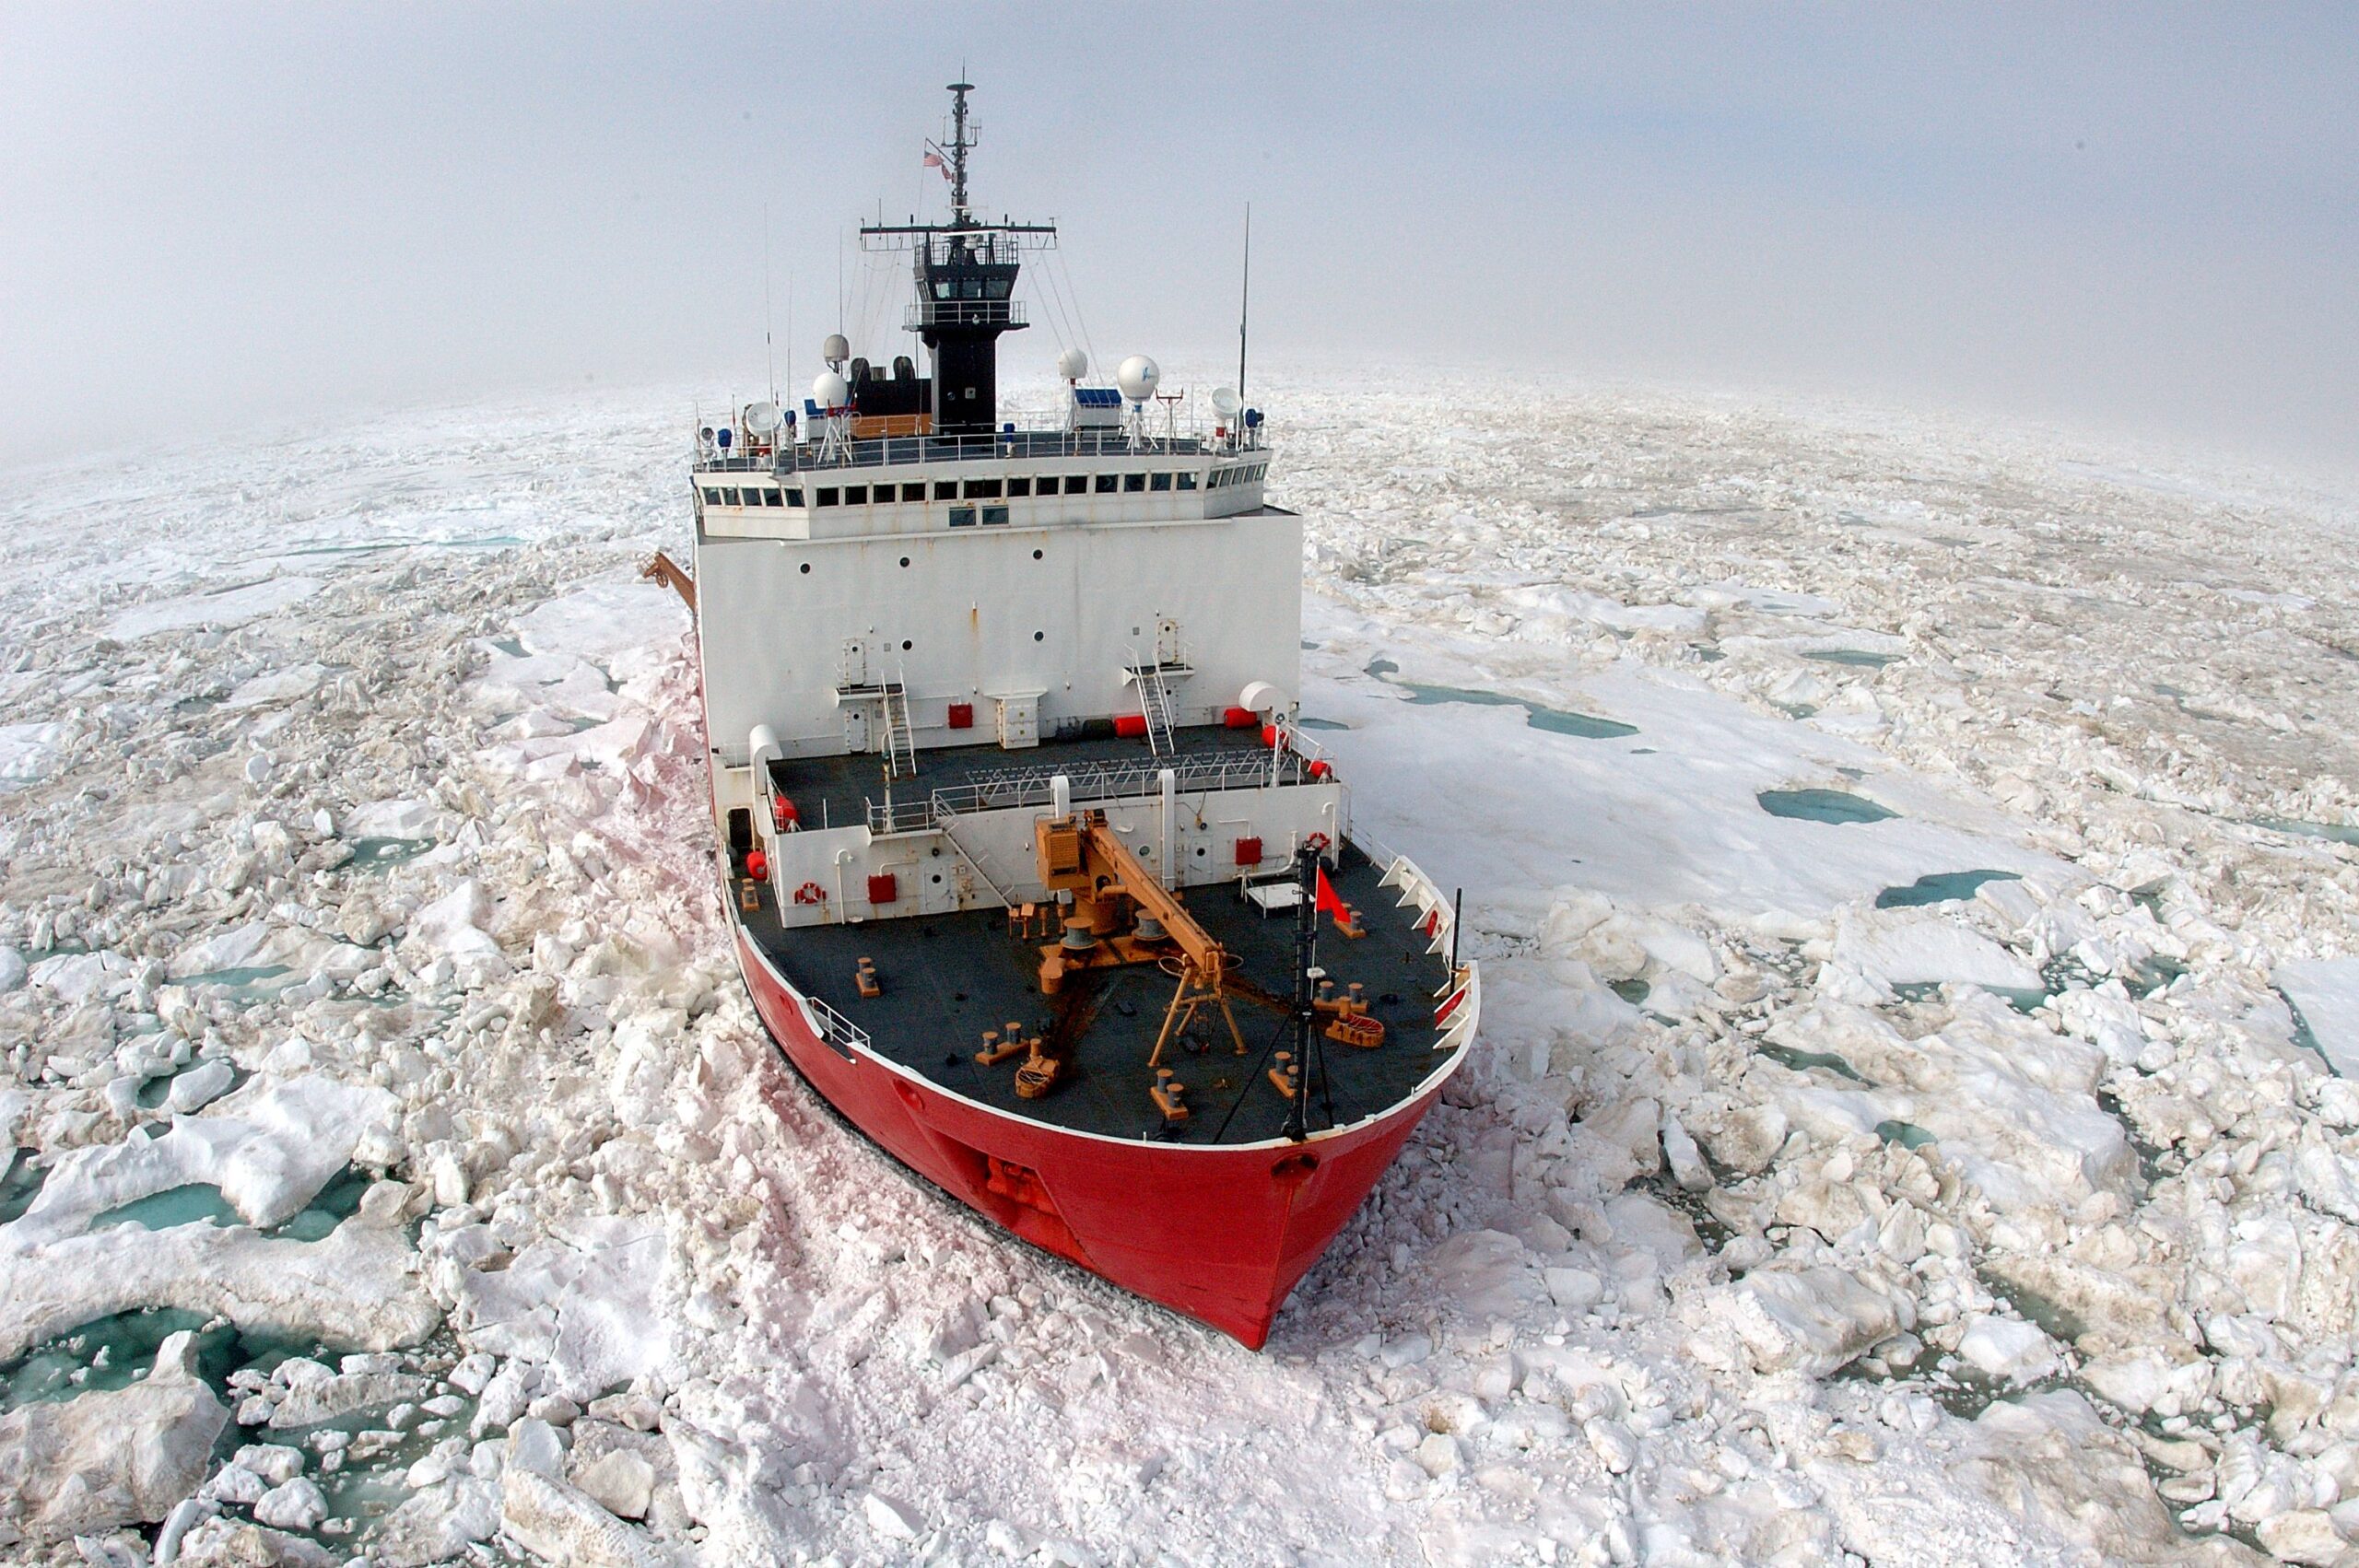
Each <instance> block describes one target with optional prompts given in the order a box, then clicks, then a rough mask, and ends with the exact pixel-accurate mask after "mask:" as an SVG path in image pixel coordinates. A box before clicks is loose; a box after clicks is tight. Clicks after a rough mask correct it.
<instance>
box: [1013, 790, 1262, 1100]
mask: <svg viewBox="0 0 2359 1568" xmlns="http://www.w3.org/2000/svg"><path fill="white" fill-rule="evenodd" d="M1033 849H1034V855H1035V858H1036V860H1037V861H1038V867H1039V874H1040V882H1041V884H1042V885H1043V886H1045V887H1046V888H1047V889H1048V890H1049V892H1050V895H1056V894H1060V893H1070V894H1072V895H1073V907H1072V908H1071V909H1070V910H1068V911H1067V912H1066V914H1065V917H1064V934H1063V935H1062V937H1061V938H1060V939H1059V940H1058V941H1056V942H1051V943H1050V944H1049V945H1048V946H1046V947H1044V948H1042V949H1041V950H1040V990H1041V992H1042V994H1043V995H1047V996H1054V995H1056V994H1057V991H1058V990H1059V989H1060V988H1061V987H1062V985H1063V984H1064V978H1065V977H1066V976H1067V975H1070V974H1074V973H1075V972H1077V971H1079V970H1084V969H1097V968H1107V967H1112V966H1114V965H1124V964H1154V965H1158V966H1159V967H1161V968H1162V969H1163V970H1164V972H1165V973H1167V974H1170V975H1174V976H1176V977H1178V979H1179V982H1180V986H1179V989H1178V990H1177V991H1175V992H1174V993H1173V994H1172V998H1171V1005H1170V1007H1169V1008H1168V1009H1167V1010H1166V1011H1165V1012H1164V1015H1163V1028H1162V1031H1161V1032H1160V1033H1159V1034H1157V1035H1156V1037H1155V1050H1154V1053H1153V1054H1152V1055H1150V1056H1149V1057H1148V1058H1147V1066H1149V1067H1150V1068H1153V1067H1158V1066H1160V1065H1161V1064H1162V1061H1163V1047H1165V1046H1167V1045H1168V1044H1169V1043H1170V1042H1171V1040H1172V1039H1173V1038H1174V1037H1175V1036H1178V1035H1180V1033H1181V1032H1183V1031H1184V1030H1185V1029H1186V1028H1187V1027H1188V1024H1189V1022H1190V1021H1191V1019H1193V1018H1194V1017H1195V1015H1196V1013H1197V1012H1198V1010H1199V1009H1202V1008H1204V1007H1207V1006H1214V1007H1218V1008H1219V1009H1220V1014H1221V1018H1222V1020H1223V1022H1225V1023H1226V1024H1227V1025H1228V1035H1229V1038H1230V1039H1231V1040H1233V1041H1234V1042H1235V1043H1236V1046H1237V1054H1238V1055H1239V1056H1243V1055H1244V1054H1245V1036H1244V1035H1243V1033H1242V1032H1240V1031H1239V1030H1238V1027H1237V1014H1236V1013H1235V1012H1232V1011H1230V1008H1229V998H1228V990H1227V984H1226V982H1227V976H1228V968H1229V956H1228V953H1227V950H1226V949H1225V948H1223V947H1222V946H1221V944H1220V943H1219V942H1215V941H1214V940H1213V939H1212V937H1211V935H1210V934H1208V933H1207V932H1206V931H1205V930H1204V928H1203V927H1202V926H1200V925H1198V924H1197V923H1196V920H1195V917H1193V916H1192V915H1191V914H1189V913H1188V907H1187V906H1186V905H1184V904H1182V903H1181V902H1180V899H1179V896H1178V895H1175V894H1174V893H1172V892H1171V890H1170V889H1168V888H1167V887H1165V886H1164V885H1163V883H1161V882H1160V881H1158V880H1157V879H1156V876H1155V875H1154V873H1153V872H1149V871H1148V870H1147V869H1146V868H1145V867H1144V866H1143V865H1141V864H1140V863H1139V860H1138V857H1137V856H1135V855H1133V854H1132V853H1131V850H1130V846H1128V845H1126V844H1124V843H1123V842H1122V840H1121V837H1119V836H1117V835H1116V834H1115V832H1114V830H1113V829H1112V828H1111V827H1109V825H1107V822H1106V813H1104V812H1077V813H1074V814H1072V815H1070V816H1063V817H1053V818H1047V819H1044V820H1042V821H1041V822H1039V823H1038V824H1037V825H1035V826H1034V829H1033Z"/></svg>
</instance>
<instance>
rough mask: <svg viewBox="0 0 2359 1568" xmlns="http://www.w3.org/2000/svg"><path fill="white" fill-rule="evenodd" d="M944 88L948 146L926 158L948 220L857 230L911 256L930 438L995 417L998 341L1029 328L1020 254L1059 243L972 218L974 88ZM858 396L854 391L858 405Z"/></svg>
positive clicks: (985, 427)
mask: <svg viewBox="0 0 2359 1568" xmlns="http://www.w3.org/2000/svg"><path fill="white" fill-rule="evenodd" d="M949 90H950V98H951V106H950V123H951V135H950V141H949V143H948V145H947V146H936V145H934V144H932V143H929V144H927V146H928V152H927V161H928V162H929V163H931V162H933V161H935V160H937V159H938V160H939V161H940V162H941V164H942V168H943V172H944V173H945V175H946V176H947V177H948V179H949V181H950V221H949V222H948V223H920V222H919V221H918V220H917V218H916V216H915V215H912V216H910V221H909V222H907V223H905V224H902V223H894V224H888V223H872V224H863V226H862V227H861V230H860V237H861V242H862V244H863V246H865V247H866V248H868V249H871V250H903V249H906V250H908V251H910V252H911V253H912V255H913V257H914V260H915V263H916V266H915V269H914V271H915V275H916V283H917V302H916V304H914V305H913V306H911V307H910V313H909V317H908V319H907V323H906V324H907V326H908V328H909V330H910V331H911V332H914V333H917V334H918V336H919V338H920V339H921V340H922V341H923V342H924V344H925V345H926V347H927V349H928V350H929V351H931V352H932V354H933V378H932V385H931V389H930V391H929V392H928V398H929V402H930V404H931V407H930V410H929V412H930V413H931V415H932V416H933V431H934V433H935V434H936V435H943V436H959V435H980V434H983V433H986V432H988V431H991V430H992V429H994V428H996V427H997V425H998V420H999V336H1000V334H1001V333H1009V332H1021V331H1023V330H1024V329H1025V328H1026V327H1027V326H1028V325H1030V323H1029V322H1027V321H1026V320H1025V319H1024V310H1023V307H1022V306H1021V305H1020V304H1019V303H1017V301H1016V299H1015V278H1016V274H1017V273H1018V272H1019V271H1020V270H1021V269H1022V263H1021V254H1022V252H1024V251H1026V250H1027V249H1031V250H1039V249H1046V248H1047V247H1048V246H1050V245H1053V244H1054V243H1056V234H1057V228H1056V225H1055V224H1053V223H1017V222H1015V221H1014V220H1013V219H1010V218H1005V217H1003V218H1001V219H1000V220H999V221H998V222H996V223H993V222H991V221H989V220H986V219H978V218H977V217H976V216H975V213H974V206H973V203H972V200H971V198H970V197H969V195H968V188H967V155H968V153H969V152H971V151H972V150H973V149H974V146H975V136H974V124H973V122H972V121H971V120H970V119H969V117H968V112H967V95H968V93H970V92H972V91H974V90H975V88H974V84H973V83H971V82H965V81H957V82H952V83H951V84H950V89H949ZM860 395H861V394H860V388H859V387H857V386H855V387H854V388H852V402H853V404H854V405H855V406H857V405H858V404H859V403H860Z"/></svg>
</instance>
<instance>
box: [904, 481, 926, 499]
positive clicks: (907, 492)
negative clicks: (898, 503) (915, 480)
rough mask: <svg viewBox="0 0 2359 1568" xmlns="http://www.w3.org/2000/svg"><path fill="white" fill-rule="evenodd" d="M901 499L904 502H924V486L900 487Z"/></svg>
mask: <svg viewBox="0 0 2359 1568" xmlns="http://www.w3.org/2000/svg"><path fill="white" fill-rule="evenodd" d="M901 499H903V500H905V501H922V500H924V499H925V486H923V485H922V484H918V485H904V486H901Z"/></svg>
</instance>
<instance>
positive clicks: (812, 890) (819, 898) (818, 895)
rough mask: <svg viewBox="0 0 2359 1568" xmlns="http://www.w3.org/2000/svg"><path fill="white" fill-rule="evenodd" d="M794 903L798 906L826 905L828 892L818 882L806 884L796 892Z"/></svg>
mask: <svg viewBox="0 0 2359 1568" xmlns="http://www.w3.org/2000/svg"><path fill="white" fill-rule="evenodd" d="M794 901H795V902H796V903H797V904H825V903H826V902H827V889H826V888H824V887H821V886H820V885H819V884H818V883H816V882H806V883H804V884H803V885H802V886H801V887H798V888H796V889H795V890H794Z"/></svg>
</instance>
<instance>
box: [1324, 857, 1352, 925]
mask: <svg viewBox="0 0 2359 1568" xmlns="http://www.w3.org/2000/svg"><path fill="white" fill-rule="evenodd" d="M1318 906H1319V912H1320V914H1322V915H1332V916H1334V917H1335V919H1338V920H1340V919H1343V918H1344V910H1345V908H1346V906H1345V904H1344V901H1343V899H1342V898H1340V897H1338V896H1337V895H1336V893H1335V884H1334V883H1332V882H1329V881H1328V880H1327V868H1326V867H1325V866H1321V867H1320V868H1319V896H1318Z"/></svg>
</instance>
